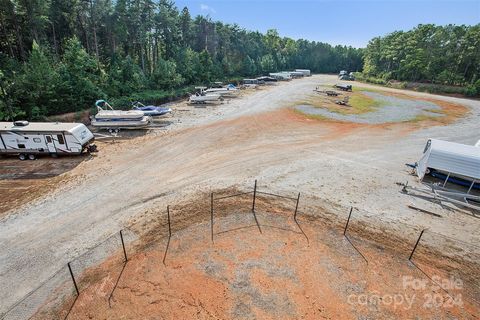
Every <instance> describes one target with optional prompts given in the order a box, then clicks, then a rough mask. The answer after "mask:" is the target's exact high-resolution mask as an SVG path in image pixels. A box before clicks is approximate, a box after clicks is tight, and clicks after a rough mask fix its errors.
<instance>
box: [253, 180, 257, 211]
mask: <svg viewBox="0 0 480 320" xmlns="http://www.w3.org/2000/svg"><path fill="white" fill-rule="evenodd" d="M256 196H257V180H256V179H255V186H254V187H253V204H252V211H255V197H256Z"/></svg>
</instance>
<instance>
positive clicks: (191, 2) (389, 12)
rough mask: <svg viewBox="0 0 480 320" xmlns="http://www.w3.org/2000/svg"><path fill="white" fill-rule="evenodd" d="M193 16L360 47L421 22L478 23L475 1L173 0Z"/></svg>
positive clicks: (478, 5) (479, 15) (477, 0)
mask: <svg viewBox="0 0 480 320" xmlns="http://www.w3.org/2000/svg"><path fill="white" fill-rule="evenodd" d="M176 4H177V6H178V8H179V9H180V10H181V9H182V8H183V7H184V6H187V7H188V9H189V10H190V14H191V15H192V16H196V15H199V14H202V15H207V14H208V15H210V17H211V18H212V19H213V20H219V21H223V22H226V23H237V24H239V25H240V26H241V27H243V28H245V29H248V30H258V31H261V32H265V31H266V30H268V29H277V30H278V32H279V33H280V35H281V36H288V37H291V38H294V39H300V38H303V39H308V40H315V41H322V42H327V43H330V44H333V45H336V44H345V45H351V46H355V47H365V46H366V45H367V43H368V40H370V39H371V38H373V37H375V36H379V35H385V34H387V33H390V32H392V31H395V30H408V29H411V28H413V27H415V26H416V25H418V24H420V23H422V24H426V23H434V24H440V25H445V24H450V23H451V24H470V25H472V24H477V23H480V0H459V1H454V0H448V1H446V0H437V1H430V0H417V1H413V0H403V1H402V0H390V1H389V0H383V1H380V0H374V1H362V0H356V1H352V0H349V1H341V0H337V1H333V0H300V1H295V0H266V1H262V0H257V1H253V0H228V1H226V0H177V1H176Z"/></svg>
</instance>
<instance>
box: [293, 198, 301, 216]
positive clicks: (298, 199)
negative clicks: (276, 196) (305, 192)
mask: <svg viewBox="0 0 480 320" xmlns="http://www.w3.org/2000/svg"><path fill="white" fill-rule="evenodd" d="M299 201H300V192H299V193H298V197H297V204H296V205H295V213H294V214H293V219H297V210H298V202H299Z"/></svg>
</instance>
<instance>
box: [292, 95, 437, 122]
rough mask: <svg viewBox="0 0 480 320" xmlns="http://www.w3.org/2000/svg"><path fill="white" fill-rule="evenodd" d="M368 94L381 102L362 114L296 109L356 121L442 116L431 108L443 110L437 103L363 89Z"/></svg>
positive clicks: (308, 108) (402, 119) (394, 120)
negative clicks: (376, 106) (370, 110)
mask: <svg viewBox="0 0 480 320" xmlns="http://www.w3.org/2000/svg"><path fill="white" fill-rule="evenodd" d="M361 93H363V94H364V95H366V96H369V97H371V98H373V99H374V100H376V101H378V102H380V107H378V108H377V109H376V110H375V111H372V112H367V113H362V114H349V115H348V114H346V115H345V114H340V113H338V112H333V111H330V110H327V109H323V108H315V107H312V106H309V105H300V106H297V107H296V109H297V110H299V111H301V112H303V113H305V114H309V115H320V116H324V117H326V118H330V119H335V120H340V121H348V122H355V123H368V124H381V123H391V122H402V121H409V120H414V119H415V118H416V117H418V116H428V117H441V116H442V115H441V114H439V113H435V112H431V111H430V110H441V108H440V107H439V106H438V105H436V104H435V103H432V102H429V101H419V100H409V99H402V98H398V97H392V96H388V95H385V94H381V93H378V92H370V91H361Z"/></svg>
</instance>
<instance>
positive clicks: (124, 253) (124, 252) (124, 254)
mask: <svg viewBox="0 0 480 320" xmlns="http://www.w3.org/2000/svg"><path fill="white" fill-rule="evenodd" d="M120 240H122V247H123V256H124V257H125V262H127V261H128V257H127V250H125V242H124V241H123V233H122V230H120Z"/></svg>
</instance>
